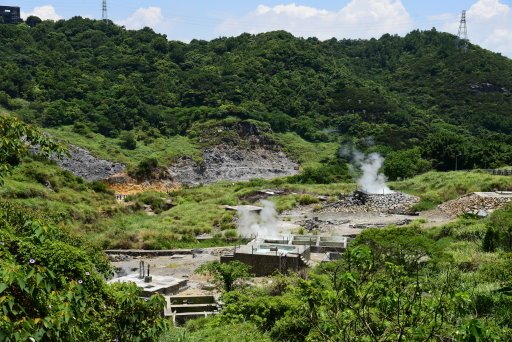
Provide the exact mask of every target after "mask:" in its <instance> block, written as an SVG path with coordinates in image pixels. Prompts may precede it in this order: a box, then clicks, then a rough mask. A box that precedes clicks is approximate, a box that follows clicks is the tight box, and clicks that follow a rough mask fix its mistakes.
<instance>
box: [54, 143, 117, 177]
mask: <svg viewBox="0 0 512 342" xmlns="http://www.w3.org/2000/svg"><path fill="white" fill-rule="evenodd" d="M68 152H69V154H70V156H69V157H68V156H62V157H61V158H57V157H53V158H52V160H54V161H55V162H56V163H57V164H58V165H59V166H60V167H61V168H63V169H64V170H67V171H69V172H71V173H73V174H74V175H76V176H79V177H82V178H85V179H86V180H88V181H95V180H101V179H105V178H108V177H110V176H112V175H115V174H116V173H119V172H122V171H124V170H125V169H126V167H125V166H124V165H123V164H119V163H114V162H111V161H108V160H103V159H98V158H96V157H94V156H93V155H92V154H91V153H90V152H89V151H87V150H85V149H83V148H80V147H77V146H73V145H70V146H69V147H68Z"/></svg>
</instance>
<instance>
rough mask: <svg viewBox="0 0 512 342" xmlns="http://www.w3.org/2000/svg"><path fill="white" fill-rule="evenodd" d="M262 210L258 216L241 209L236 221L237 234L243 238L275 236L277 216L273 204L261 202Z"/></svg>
mask: <svg viewBox="0 0 512 342" xmlns="http://www.w3.org/2000/svg"><path fill="white" fill-rule="evenodd" d="M261 203H262V204H263V209H262V210H261V212H260V214H259V215H258V214H257V213H256V212H254V211H250V210H248V209H242V210H241V211H240V219H239V221H238V232H239V233H240V235H241V236H244V237H250V236H254V237H257V236H258V237H273V236H276V235H277V223H278V216H277V211H276V208H275V206H274V203H272V202H270V201H266V200H262V201H261Z"/></svg>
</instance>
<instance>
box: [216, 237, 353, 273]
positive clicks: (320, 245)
mask: <svg viewBox="0 0 512 342" xmlns="http://www.w3.org/2000/svg"><path fill="white" fill-rule="evenodd" d="M347 243H348V238H346V237H343V236H334V237H330V236H318V235H290V236H280V237H269V238H258V239H255V240H253V241H251V242H250V243H249V244H247V245H245V246H239V247H235V248H234V250H233V253H231V254H227V255H223V256H221V262H230V261H234V260H237V261H240V262H243V263H245V264H247V265H249V266H250V267H251V269H250V272H251V273H252V274H254V275H256V276H267V275H271V274H273V273H275V272H279V273H288V272H290V271H293V272H297V271H300V270H301V269H303V268H305V267H309V266H310V262H309V259H310V255H311V253H312V252H313V253H325V252H338V253H339V252H342V251H344V250H345V249H346V247H347Z"/></svg>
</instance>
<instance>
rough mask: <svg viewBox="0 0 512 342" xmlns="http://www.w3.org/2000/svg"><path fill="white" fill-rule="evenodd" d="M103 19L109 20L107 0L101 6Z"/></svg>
mask: <svg viewBox="0 0 512 342" xmlns="http://www.w3.org/2000/svg"><path fill="white" fill-rule="evenodd" d="M101 19H102V20H103V21H107V20H108V15H107V0H103V2H102V6H101Z"/></svg>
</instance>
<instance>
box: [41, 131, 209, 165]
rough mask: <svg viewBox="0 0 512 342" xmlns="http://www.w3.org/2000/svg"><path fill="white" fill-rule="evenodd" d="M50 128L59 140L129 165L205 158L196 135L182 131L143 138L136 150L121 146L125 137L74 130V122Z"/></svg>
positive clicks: (99, 156)
mask: <svg viewBox="0 0 512 342" xmlns="http://www.w3.org/2000/svg"><path fill="white" fill-rule="evenodd" d="M46 131H47V132H48V133H50V134H51V135H53V136H55V137H56V138H57V139H59V140H62V141H64V142H66V143H69V144H73V145H76V146H79V147H82V148H85V149H87V150H89V151H90V152H91V154H93V155H94V156H96V157H98V158H101V159H105V160H111V161H116V162H119V163H123V164H125V165H127V166H129V167H134V166H136V165H138V164H139V163H140V162H141V161H143V160H146V159H147V158H156V159H157V160H158V161H159V162H160V164H162V165H165V164H169V163H171V162H172V161H174V160H176V159H178V158H180V157H183V156H188V157H191V158H193V159H194V160H196V161H200V160H201V159H202V152H201V150H200V148H199V146H198V145H197V144H196V143H195V142H194V141H193V140H192V139H190V138H188V137H183V136H179V135H176V136H173V137H160V138H156V139H154V140H153V141H152V142H150V143H148V144H145V143H142V142H139V143H138V144H137V147H136V148H135V149H134V150H128V149H124V148H122V147H121V144H122V141H121V139H118V138H107V137H105V136H103V135H101V134H97V133H92V132H89V133H87V135H82V134H78V133H75V132H73V127H72V126H64V127H60V128H58V129H50V128H48V129H46Z"/></svg>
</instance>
